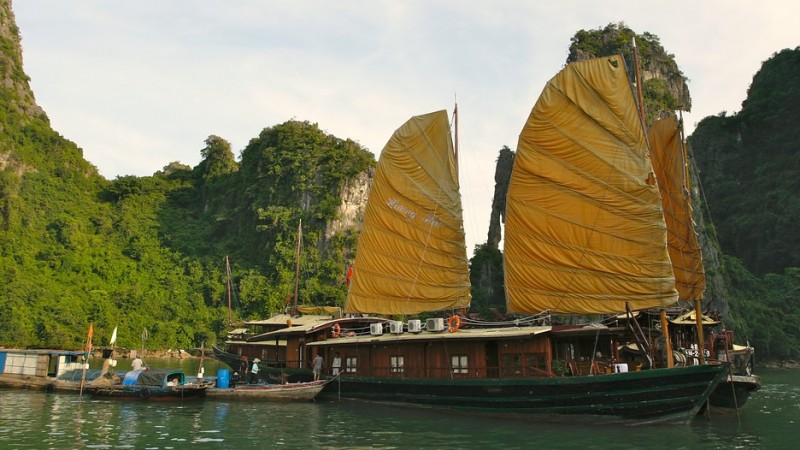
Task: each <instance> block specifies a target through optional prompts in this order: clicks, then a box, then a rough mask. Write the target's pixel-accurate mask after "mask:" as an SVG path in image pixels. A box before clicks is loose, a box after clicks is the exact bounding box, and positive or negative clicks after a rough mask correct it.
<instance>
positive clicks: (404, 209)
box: [386, 198, 417, 222]
mask: <svg viewBox="0 0 800 450" xmlns="http://www.w3.org/2000/svg"><path fill="white" fill-rule="evenodd" d="M386 206H388V207H389V208H392V209H393V210H395V211H397V212H398V213H400V214H401V215H402V216H403V217H405V218H406V220H407V221H409V222H412V221H413V220H414V219H416V218H417V212H416V211H414V210H413V209H411V208H409V207H408V206H405V205H402V204H400V200H398V199H396V198H390V199H389V200H387V201H386Z"/></svg>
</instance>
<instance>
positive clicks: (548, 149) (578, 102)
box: [504, 56, 677, 314]
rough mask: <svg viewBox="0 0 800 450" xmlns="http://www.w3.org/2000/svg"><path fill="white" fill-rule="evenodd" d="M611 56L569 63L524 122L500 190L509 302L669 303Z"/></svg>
mask: <svg viewBox="0 0 800 450" xmlns="http://www.w3.org/2000/svg"><path fill="white" fill-rule="evenodd" d="M666 239H667V237H666V224H665V222H664V217H663V212H662V205H661V199H660V195H659V191H658V187H657V186H656V185H655V179H654V176H653V168H652V165H651V163H650V159H649V156H648V147H647V140H646V137H645V134H644V130H643V129H642V125H641V122H640V119H639V116H638V113H637V110H636V105H635V102H634V99H633V95H632V92H631V89H630V87H629V84H628V79H627V74H626V73H625V66H624V62H623V60H622V58H621V57H619V56H615V57H609V58H602V59H595V60H590V61H583V62H578V63H572V64H570V65H569V66H567V67H566V68H565V69H564V70H562V71H561V73H559V74H558V75H556V77H554V78H553V79H552V80H550V81H549V82H548V84H547V85H546V86H545V88H544V90H543V92H542V94H541V95H540V97H539V100H538V101H537V102H536V105H535V106H534V108H533V110H532V111H531V114H530V116H529V118H528V121H527V122H526V124H525V127H524V128H523V130H522V132H521V134H520V138H519V144H518V148H517V155H516V157H515V161H514V169H513V171H512V176H511V182H510V184H509V190H508V197H507V201H506V229H505V246H504V266H505V284H506V299H507V308H508V310H509V312H513V313H538V312H542V311H548V310H549V311H550V312H552V313H563V314H603V313H620V312H624V311H625V308H626V304H629V305H630V307H631V308H632V309H646V308H653V307H665V306H670V305H672V304H674V303H675V302H676V299H677V292H676V290H675V277H674V274H673V271H672V265H671V263H670V259H669V255H668V253H667V240H666Z"/></svg>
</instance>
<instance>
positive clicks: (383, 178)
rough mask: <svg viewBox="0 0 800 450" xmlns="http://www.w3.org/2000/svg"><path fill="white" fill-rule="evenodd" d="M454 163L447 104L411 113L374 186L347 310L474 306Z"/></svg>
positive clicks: (389, 311)
mask: <svg viewBox="0 0 800 450" xmlns="http://www.w3.org/2000/svg"><path fill="white" fill-rule="evenodd" d="M455 164H456V162H455V159H454V155H453V142H452V138H451V136H450V124H449V122H448V117H447V112H446V111H437V112H433V113H430V114H425V115H421V116H415V117H412V118H411V119H410V120H409V121H408V122H406V123H405V124H404V125H403V126H401V127H400V128H399V129H397V131H395V133H394V135H393V136H392V138H391V139H390V140H389V142H388V143H387V144H386V146H385V147H384V149H383V151H382V152H381V156H380V160H379V161H378V168H377V170H376V172H375V178H374V180H373V182H372V187H371V189H370V195H369V200H368V202H367V208H366V211H365V213H364V221H363V228H362V231H361V235H360V237H359V241H358V250H357V253H356V259H355V261H354V263H353V275H352V278H351V281H350V290H349V292H348V296H347V302H346V304H345V312H347V313H372V314H387V315H395V314H417V313H420V312H425V311H439V310H444V309H452V308H462V307H467V306H469V304H470V299H471V296H470V283H469V271H468V270H469V269H468V266H467V250H466V244H465V239H464V228H463V219H462V208H461V197H460V194H459V185H458V176H457V173H456V166H455Z"/></svg>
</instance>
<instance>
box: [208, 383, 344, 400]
mask: <svg viewBox="0 0 800 450" xmlns="http://www.w3.org/2000/svg"><path fill="white" fill-rule="evenodd" d="M329 381H330V380H318V381H308V382H303V383H286V384H243V385H238V386H235V387H231V388H209V389H208V390H207V391H206V395H207V396H208V397H213V398H220V399H232V400H265V401H272V402H299V401H312V400H314V398H315V397H316V396H317V395H318V394H319V393H320V392H321V391H322V389H323V388H324V387H325V385H326V384H327V383H328V382H329Z"/></svg>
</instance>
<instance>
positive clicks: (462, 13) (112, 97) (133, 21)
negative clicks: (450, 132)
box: [13, 0, 800, 256]
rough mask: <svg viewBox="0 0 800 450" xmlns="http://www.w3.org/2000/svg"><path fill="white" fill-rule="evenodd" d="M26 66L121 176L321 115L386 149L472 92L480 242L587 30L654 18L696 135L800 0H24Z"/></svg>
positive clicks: (463, 117)
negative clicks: (515, 161)
mask: <svg viewBox="0 0 800 450" xmlns="http://www.w3.org/2000/svg"><path fill="white" fill-rule="evenodd" d="M13 10H14V14H15V16H16V22H17V25H18V27H19V29H20V34H21V37H22V49H23V63H24V69H25V72H26V73H27V75H28V76H29V77H30V80H31V88H32V89H33V92H34V95H35V98H36V101H37V103H38V104H39V105H40V106H41V107H42V108H43V109H44V110H45V111H46V113H47V115H48V117H49V118H50V122H51V125H52V127H53V128H54V129H55V130H56V131H57V132H59V133H60V134H61V135H63V136H64V137H66V138H67V139H69V140H71V141H73V142H75V143H76V144H77V145H78V146H79V147H81V148H82V149H83V154H84V157H85V158H86V159H87V160H88V161H89V162H90V163H92V164H94V165H95V166H96V167H97V168H98V170H99V171H100V173H101V175H103V176H104V177H106V178H108V179H114V178H116V177H118V176H124V175H136V176H148V175H152V174H153V173H155V172H156V171H159V170H161V169H162V168H163V167H164V166H166V165H168V164H169V163H170V162H173V161H179V162H181V163H184V164H188V165H190V166H195V165H197V164H198V163H199V162H200V159H201V156H200V151H201V150H202V149H203V148H204V147H205V144H204V141H205V140H206V138H207V137H208V136H210V135H217V136H220V137H222V138H224V139H226V140H227V141H228V142H230V143H231V146H232V149H233V151H234V154H235V155H236V156H237V158H238V157H239V154H240V152H241V151H242V150H243V149H244V148H245V147H246V146H247V143H248V142H249V141H250V140H251V139H253V138H255V137H257V136H258V134H259V133H260V132H261V130H263V129H264V128H267V127H271V126H274V125H277V124H281V123H284V122H286V121H287V120H307V121H309V122H312V123H317V124H318V125H319V127H320V129H322V130H324V131H325V132H327V133H330V134H333V135H334V136H336V137H338V138H342V139H352V140H354V141H357V142H359V143H360V144H361V145H363V146H364V147H366V148H367V149H368V150H370V151H371V152H372V153H373V154H375V156H376V159H377V158H378V156H379V155H380V151H381V149H382V148H383V146H384V145H385V144H386V142H387V141H388V140H389V138H390V137H391V135H392V133H393V132H394V131H395V130H396V129H397V128H398V127H400V126H401V125H402V124H403V123H404V122H405V121H406V120H408V119H409V118H410V117H411V116H414V115H419V114H425V113H428V112H432V111H437V110H441V109H446V110H447V111H448V113H450V114H452V110H453V104H454V102H455V101H456V100H457V101H458V112H459V143H460V149H459V160H460V161H459V164H460V170H461V173H460V182H461V190H462V191H461V193H462V201H463V204H464V228H465V232H466V236H467V248H468V254H469V256H471V255H472V251H473V249H474V247H475V245H477V244H482V243H484V242H486V238H487V231H488V225H489V215H490V211H491V200H492V196H493V192H494V169H495V163H496V159H497V156H498V152H499V151H500V149H501V148H502V147H503V146H508V147H509V148H511V149H512V150H514V149H516V146H517V138H518V135H519V133H520V131H521V130H522V126H523V125H524V123H525V120H526V119H527V117H528V114H529V113H530V110H531V108H532V107H533V104H534V103H535V102H536V99H537V98H538V95H539V93H540V92H541V90H542V88H543V87H544V85H545V83H546V82H547V81H548V80H549V79H550V78H552V77H553V76H554V75H555V74H556V73H557V72H558V71H559V70H561V68H562V67H563V66H564V64H565V62H566V58H567V53H568V48H569V44H570V38H571V37H572V36H573V35H574V34H575V33H576V32H577V31H579V30H594V29H598V28H603V27H605V26H606V25H608V24H609V23H619V22H624V23H625V25H627V26H628V27H629V28H631V29H632V30H633V31H634V32H636V33H639V34H641V33H644V32H649V33H652V34H654V35H656V36H658V37H659V39H660V41H661V44H662V45H663V47H664V48H665V50H666V51H667V53H670V54H672V55H674V57H675V60H676V62H677V63H678V66H679V68H680V69H681V71H682V72H683V73H684V75H685V76H686V77H687V78H688V79H689V90H690V92H691V97H692V107H693V108H692V112H691V113H689V114H684V118H685V119H686V120H685V123H686V132H687V135H688V134H691V132H692V130H693V129H694V127H695V125H696V123H697V122H698V121H700V120H701V119H702V118H704V117H706V116H710V115H717V114H719V113H721V112H726V113H727V114H729V115H731V114H735V113H737V112H738V111H739V110H740V109H741V103H742V101H743V100H744V99H745V98H746V95H747V89H748V87H749V86H750V83H751V81H752V78H753V75H755V73H756V72H757V71H758V70H759V68H760V67H761V64H762V62H763V61H765V60H767V59H769V58H770V57H771V56H772V54H773V53H775V52H777V51H780V50H782V49H785V48H796V47H797V46H798V45H800V27H799V26H797V20H798V17H800V2H797V1H796V0H786V1H784V0H776V1H769V0H766V1H751V0H748V1H744V0H725V1H720V0H704V1H698V0H689V1H686V0H672V1H670V2H650V1H647V0H642V1H639V2H630V1H618V0H605V1H590V0H558V1H535V0H531V1H522V0H519V1H479V0H460V1H459V0H452V1H449V0H448V1H446V0H427V1H422V0H411V1H398V0H391V1H383V0H377V1H351V0H336V1H322V0H308V1H296V0H291V1H274V0H269V1H267V0H237V1H223V0H170V1H163V0H137V1H135V2H132V1H123V0H73V1H68V2H67V1H63V0H16V1H14V3H13Z"/></svg>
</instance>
